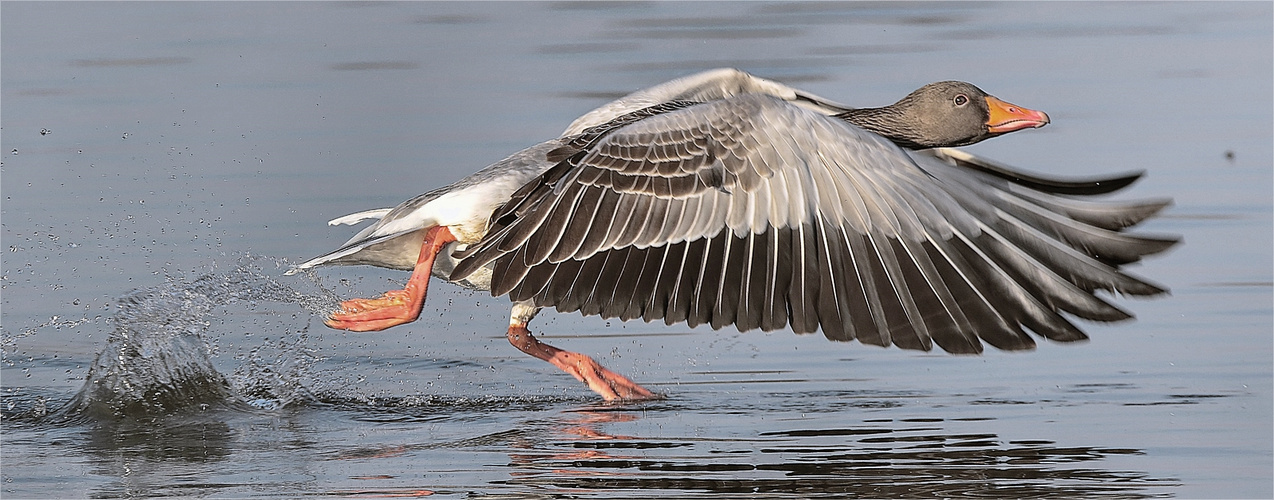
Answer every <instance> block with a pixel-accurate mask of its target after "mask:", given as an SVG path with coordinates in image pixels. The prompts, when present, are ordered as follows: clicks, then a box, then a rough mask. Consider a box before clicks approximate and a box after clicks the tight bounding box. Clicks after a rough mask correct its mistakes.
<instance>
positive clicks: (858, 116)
mask: <svg viewBox="0 0 1274 500" xmlns="http://www.w3.org/2000/svg"><path fill="white" fill-rule="evenodd" d="M834 116H835V117H836V118H840V119H842V120H845V121H847V122H849V123H852V124H854V125H857V126H858V127H859V128H862V129H864V130H867V131H868V132H872V133H875V134H877V135H880V136H882V137H884V138H886V139H889V140H890V141H893V143H894V144H897V145H898V147H901V148H906V149H925V148H931V147H934V145H933V144H928V141H926V140H925V139H924V138H923V137H921V135H920V133H919V131H917V130H916V129H915V128H914V127H912V126H910V125H908V122H907V120H906V119H905V117H904V115H903V112H902V111H900V110H899V109H897V108H896V107H894V106H885V107H883V108H858V109H851V110H848V111H845V112H843V113H839V114H837V115H834Z"/></svg>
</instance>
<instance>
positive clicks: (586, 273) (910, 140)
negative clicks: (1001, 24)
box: [290, 70, 1176, 399]
mask: <svg viewBox="0 0 1274 500" xmlns="http://www.w3.org/2000/svg"><path fill="white" fill-rule="evenodd" d="M983 102H985V103H986V106H983V105H982V103H983ZM974 106H976V108H975V107H974ZM988 107H989V109H987V108H988ZM899 122H902V123H903V125H906V126H905V127H903V126H900V125H898V123H899ZM961 122H968V123H961ZM1047 122H1048V118H1047V116H1046V115H1043V114H1042V113H1039V112H1035V111H1031V110H1026V109H1025V108H1019V107H1016V106H1013V105H1011V104H1008V103H1004V102H1003V101H999V100H998V99H995V98H994V97H991V96H987V95H985V94H984V93H982V92H981V91H980V90H978V89H977V88H976V87H973V86H971V85H968V84H961V83H959V82H941V83H939V84H931V85H929V86H926V87H922V89H920V90H918V91H916V92H915V93H913V94H912V95H909V96H907V97H906V98H904V99H903V100H901V101H899V102H898V103H896V104H895V105H892V106H891V107H885V108H865V109H854V108H849V107H846V106H844V105H840V104H837V103H835V102H832V101H829V100H826V99H823V98H821V97H818V96H815V95H813V94H809V93H806V92H803V91H799V90H796V89H793V88H791V87H787V86H785V85H782V84H779V83H776V82H773V81H769V80H764V79H760V78H757V77H753V76H751V75H748V74H747V73H744V72H741V71H737V70H714V71H709V72H705V73H701V74H697V75H691V76H689V77H686V78H682V79H678V80H673V81H671V82H668V83H665V84H661V85H659V86H655V87H651V88H649V89H645V90H641V91H638V92H635V93H633V94H630V95H629V96H626V97H623V98H621V99H618V100H616V101H614V102H611V103H609V104H606V105H604V106H602V107H600V108H598V109H596V110H593V111H591V112H589V113H587V114H585V115H583V116H582V117H580V118H579V119H577V120H576V121H575V122H574V123H572V124H571V125H570V126H569V127H568V128H567V130H566V131H565V132H564V133H563V135H562V136H561V137H558V138H555V139H551V140H549V141H545V142H543V143H540V144H537V145H535V146H532V147H530V148H527V149H524V150H522V151H519V152H517V153H514V154H513V155H511V156H509V157H508V158H505V159H503V160H501V161H499V162H496V163H495V164H492V165H491V166H489V167H487V168H485V169H482V170H480V171H478V172H476V173H474V174H473V175H471V176H469V177H466V178H464V179H462V180H460V181H459V182H457V183H455V184H453V185H451V186H446V187H443V188H440V189H436V190H434V191H431V192H429V193H425V194H423V195H420V196H417V197H416V198H413V199H411V200H408V201H406V202H404V203H403V204H401V205H399V206H397V207H395V208H393V209H380V210H371V211H366V212H361V213H359V214H353V215H350V216H346V217H342V218H339V219H336V220H333V221H332V223H333V224H344V223H357V222H359V221H361V220H365V219H376V222H375V223H374V224H372V225H371V226H370V227H368V228H366V229H364V230H362V231H360V232H359V233H358V234H357V235H355V236H354V237H353V238H352V239H351V240H350V241H349V242H347V243H346V244H345V245H343V246H342V247H341V248H340V249H338V250H336V251H334V252H331V253H329V254H326V255H323V256H320V257H317V258H315V259H312V260H310V261H307V262H305V263H302V264H300V265H298V266H296V268H294V269H293V270H292V271H290V272H296V271H299V270H302V269H308V268H311V267H315V266H318V265H330V264H370V265H376V266H381V267H389V268H395V269H412V270H414V272H413V276H412V278H411V280H409V282H408V286H407V287H406V288H405V289H404V290H401V291H394V292H389V293H387V294H386V295H385V296H384V297H382V298H379V299H354V300H351V301H347V302H346V303H345V304H344V305H343V308H342V310H341V311H339V312H337V313H335V314H334V315H333V316H332V318H331V319H329V321H328V324H329V325H330V326H333V327H336V328H345V329H352V330H377V329H383V328H387V327H389V326H393V325H396V324H401V323H405V322H408V321H412V320H414V319H415V317H416V315H417V314H418V313H419V309H420V305H421V303H422V302H423V300H424V292H425V288H426V286H427V281H428V276H429V274H431V273H432V275H434V276H437V277H439V278H440V279H443V280H446V281H451V282H453V283H456V284H459V285H461V286H466V287H469V288H473V289H477V290H489V291H490V292H491V293H492V294H493V295H496V296H500V295H506V294H507V295H508V296H509V297H510V299H511V300H512V301H513V302H514V307H513V312H512V315H511V319H510V327H509V340H510V342H512V343H513V344H514V345H515V346H517V347H518V348H519V349H521V350H523V351H524V352H527V353H529V354H532V355H534V356H536V357H539V358H540V359H544V360H546V361H549V362H550V363H553V364H554V365H555V366H558V367H559V368H561V369H563V370H564V371H567V372H568V373H570V374H572V375H574V376H575V377H576V378H578V379H580V380H581V381H584V382H585V383H587V384H588V385H589V387H590V388H591V389H593V390H594V391H596V392H598V393H599V394H601V395H602V396H603V397H605V398H606V399H617V398H645V397H653V396H654V394H653V393H651V392H650V391H648V390H646V389H644V388H642V387H641V386H639V385H637V384H635V383H633V382H632V381H630V380H628V379H627V378H624V377H622V376H620V375H618V374H615V373H613V372H610V371H609V370H606V369H605V368H603V367H601V366H600V365H599V364H597V363H596V362H595V361H593V360H592V359H591V358H588V357H587V356H583V355H580V354H577V353H572V352H569V351H562V350H559V349H557V348H554V347H552V346H548V345H546V344H542V343H540V342H538V340H536V339H535V338H534V337H533V336H532V335H531V334H530V332H529V331H528V330H527V329H526V324H527V322H529V321H530V320H531V318H533V317H534V316H535V314H536V313H537V312H538V311H539V309H540V308H542V307H554V308H556V309H557V310H559V311H563V312H570V311H579V312H581V313H583V314H585V315H599V316H604V317H613V318H620V319H624V320H628V319H636V318H641V319H644V320H646V321H653V320H663V321H665V322H667V323H669V324H673V323H680V322H685V323H688V324H690V325H691V326H694V325H698V324H708V325H711V326H712V327H714V328H722V327H725V326H730V325H733V326H734V327H736V328H737V329H739V330H740V331H746V330H751V329H762V330H775V329H780V328H785V327H787V328H791V329H792V330H794V331H796V332H798V333H809V332H814V331H819V330H821V331H822V332H823V333H824V335H826V336H827V337H828V338H830V339H833V340H854V339H857V340H859V341H861V342H864V343H869V344H875V345H882V346H888V345H897V346H900V347H904V348H914V349H925V350H928V349H931V348H932V347H933V344H935V343H936V344H937V345H938V346H939V347H941V348H943V349H944V350H947V351H950V352H956V353H975V352H980V351H981V350H982V342H986V343H990V344H991V345H994V346H996V347H999V348H1002V349H1024V348H1029V347H1031V346H1033V345H1034V342H1033V340H1032V339H1031V336H1030V335H1028V334H1027V333H1026V330H1030V331H1032V332H1034V333H1035V334H1038V335H1041V336H1043V337H1046V338H1050V339H1054V340H1060V341H1071V340H1078V339H1082V338H1085V335H1084V333H1083V332H1082V331H1080V330H1079V329H1078V328H1077V327H1075V326H1074V325H1073V324H1072V323H1071V322H1070V320H1068V319H1066V318H1065V317H1063V316H1062V315H1061V313H1062V312H1065V313H1069V314H1071V315H1074V316H1077V317H1080V318H1085V319H1090V320H1098V321H1114V320H1120V319H1126V318H1130V317H1131V315H1130V314H1128V313H1127V312H1125V311H1123V310H1121V309H1119V308H1117V307H1116V306H1114V305H1112V304H1110V303H1109V302H1107V301H1106V300H1104V299H1102V298H1101V297H1099V296H1098V295H1096V291H1097V290H1108V291H1112V292H1119V293H1126V294H1133V295H1155V294H1159V293H1163V292H1164V291H1165V290H1164V289H1163V288H1162V287H1159V286H1157V285H1154V284H1152V283H1149V282H1147V281H1146V280H1144V279H1141V278H1138V277H1135V276H1132V275H1129V274H1128V273H1126V272H1124V271H1122V270H1121V269H1120V266H1122V265H1124V264H1127V263H1130V262H1134V261H1137V260H1138V259H1139V258H1140V257H1142V256H1143V255H1148V254H1153V253H1156V252H1160V251H1163V250H1164V249H1166V248H1168V247H1170V246H1171V245H1173V244H1174V243H1175V242H1176V239H1175V238H1163V237H1148V236H1139V235H1131V234H1128V233H1126V232H1125V229H1126V228H1128V227H1130V226H1132V225H1134V224H1136V223H1138V222H1140V221H1142V220H1144V219H1145V218H1147V217H1150V216H1152V215H1153V214H1155V213H1156V212H1158V211H1159V210H1161V209H1162V208H1163V207H1164V206H1166V205H1168V204H1169V203H1170V201H1169V200H1148V201H1140V202H1124V203H1120V202H1110V201H1093V200H1087V199H1084V198H1085V196H1088V195H1095V194H1104V193H1107V192H1110V191H1114V190H1117V189H1120V188H1122V187H1123V186H1126V185H1127V184H1129V183H1131V182H1132V181H1134V180H1136V178H1137V177H1138V176H1139V175H1140V174H1137V173H1135V174H1127V175H1122V176H1115V177H1111V178H1103V179H1089V180H1072V181H1064V180H1057V179H1049V178H1043V177H1040V176H1035V175H1031V174H1027V173H1024V172H1019V171H1016V170H1014V169H1011V168H1008V167H1005V166H1003V165H998V164H996V163H994V162H991V161H989V160H986V159H982V158H978V157H975V156H973V155H969V154H967V153H964V152H962V151H959V150H955V149H949V148H945V147H935V146H948V145H963V144H969V143H972V142H977V141H980V140H984V139H986V138H988V137H992V136H995V135H1000V134H1003V133H1008V132H1012V131H1014V130H1019V129H1022V128H1027V127H1038V126H1042V125H1044V124H1046V123H1047ZM953 124H954V125H953ZM900 146H904V147H906V148H907V149H904V148H903V147H900ZM919 148H930V149H923V150H917V149H919Z"/></svg>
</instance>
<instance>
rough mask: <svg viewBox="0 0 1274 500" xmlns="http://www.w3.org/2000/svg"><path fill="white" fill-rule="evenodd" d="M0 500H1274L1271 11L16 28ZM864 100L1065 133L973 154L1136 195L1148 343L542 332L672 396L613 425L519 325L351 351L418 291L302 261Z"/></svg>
mask: <svg viewBox="0 0 1274 500" xmlns="http://www.w3.org/2000/svg"><path fill="white" fill-rule="evenodd" d="M0 13H2V14H3V16H2V17H0V22H2V26H0V37H2V40H0V51H2V52H3V54H2V55H3V57H2V58H0V61H2V62H0V65H2V67H0V70H2V71H0V82H2V84H3V85H2V89H0V91H2V94H0V97H2V99H3V108H0V112H2V113H3V127H2V134H3V135H2V140H3V145H2V148H0V150H2V151H3V153H4V154H3V163H2V164H0V175H3V179H2V182H0V190H2V191H3V199H2V200H0V203H2V205H0V209H2V212H3V213H2V214H0V215H2V217H0V223H2V225H3V233H2V236H0V237H2V238H3V240H2V241H0V250H3V253H2V255H3V257H2V259H3V260H2V261H0V267H2V276H0V291H2V300H3V304H2V305H3V310H2V313H3V318H2V323H3V332H2V333H3V336H2V337H0V353H2V356H3V357H2V358H0V363H2V364H0V386H3V390H2V392H0V427H2V432H0V441H2V442H0V477H2V479H3V481H2V482H0V496H3V497H4V498H37V497H39V498H61V497H96V498H109V497H140V496H198V497H222V498H223V497H233V498H241V497H273V496H278V497H295V496H302V495H323V496H336V497H386V496H390V497H392V496H426V495H434V496H442V497H497V498H504V497H511V498H527V497H536V498H538V497H586V498H593V497H638V496H640V497H643V498H647V497H681V498H684V497H724V498H737V497H742V496H748V497H790V498H810V497H843V496H866V497H893V496H902V497H958V496H998V497H1066V498H1071V497H1078V496H1083V497H1101V496H1116V497H1146V496H1151V497H1163V496H1180V497H1270V496H1272V495H1274V486H1272V484H1271V481H1272V474H1271V470H1272V469H1274V458H1272V457H1271V455H1272V452H1271V450H1272V448H1274V435H1272V433H1274V431H1272V430H1271V429H1272V428H1274V416H1272V415H1274V396H1272V392H1274V389H1271V385H1272V384H1271V382H1272V377H1274V375H1272V371H1274V370H1272V369H1271V365H1272V364H1274V362H1272V360H1274V348H1272V347H1271V344H1272V343H1274V339H1272V336H1271V331H1272V330H1274V319H1272V316H1274V315H1272V313H1271V309H1272V306H1271V304H1272V300H1274V299H1272V298H1271V288H1272V286H1271V282H1272V281H1274V278H1272V276H1271V275H1272V274H1274V273H1272V271H1271V268H1272V266H1274V256H1272V255H1271V248H1272V247H1274V236H1271V233H1272V230H1274V229H1272V228H1274V221H1272V220H1271V219H1272V218H1271V212H1272V208H1271V205H1272V203H1271V200H1272V199H1274V193H1272V185H1274V180H1272V177H1274V176H1272V172H1274V151H1272V149H1274V147H1272V144H1271V140H1270V137H1272V136H1274V130H1272V129H1271V128H1272V121H1274V118H1271V111H1272V109H1274V95H1272V91H1271V89H1272V88H1274V82H1272V80H1274V77H1272V76H1271V75H1274V68H1272V66H1274V64H1272V60H1274V55H1272V49H1271V45H1270V40H1271V38H1272V37H1274V34H1272V33H1274V29H1272V28H1271V24H1272V21H1271V19H1272V18H1274V16H1272V13H1271V6H1270V4H1268V3H1215V2H1210V3H1172V4H1145V3H1070V2H1066V3H1009V4H993V3H939V4H924V5H917V4H903V3H782V4H768V3H689V4H687V3H605V4H585V3H560V4H541V3H513V4H505V3H476V4H468V3H460V4H452V3H144V4H128V3H90V4H83V3H77V4H65V3H5V4H3V6H2V7H0ZM720 66H734V67H739V68H741V69H745V70H748V71H751V72H753V73H756V74H759V75H762V76H765V77H770V78H774V79H777V80H780V81H783V82H787V83H790V84H793V85H796V86H798V87H802V88H805V89H808V90H810V91H813V92H815V93H818V94H820V95H824V96H827V97H829V98H832V99H835V100H838V101H842V102H846V103H848V104H854V105H879V104H884V103H888V102H892V101H893V100H894V99H896V98H897V97H899V96H900V95H901V94H902V93H904V92H907V91H909V90H910V89H912V88H915V87H917V86H919V85H920V84H922V83H925V82H928V81H934V80H942V79H963V80H969V81H972V82H975V83H977V84H978V85H980V86H981V87H983V88H985V89H987V90H988V91H990V92H991V93H994V94H996V95H997V96H999V97H1002V98H1004V99H1007V100H1009V101H1012V102H1015V103H1019V104H1022V105H1026V106H1030V107H1032V108H1037V109H1043V110H1045V111H1047V112H1048V113H1049V114H1050V116H1052V117H1053V119H1054V123H1053V124H1051V125H1049V126H1048V127H1046V128H1043V129H1040V130H1032V131H1025V132H1019V133H1016V134H1013V135H1011V136H1008V137H1004V138H1000V139H996V140H992V141H988V142H986V143H983V144H979V145H977V146H974V147H971V148H969V149H970V150H972V151H975V152H977V153H980V154H985V155H987V156H989V157H991V158H994V159H997V160H1000V161H1003V162H1006V163H1009V164H1014V165H1020V166H1023V167H1026V168H1029V169H1032V170H1036V171H1041V172H1049V173H1052V174H1056V175H1091V174H1097V173H1108V172H1114V171H1125V170H1133V169H1144V170H1147V171H1148V176H1147V178H1146V179H1145V180H1144V181H1142V182H1141V183H1140V184H1138V185H1137V186H1136V187H1135V188H1134V189H1133V190H1132V192H1131V193H1129V194H1127V195H1124V196H1129V197H1155V196H1172V197H1174V198H1175V199H1176V202H1177V203H1176V205H1175V206H1174V207H1173V208H1171V209H1170V210H1169V211H1168V213H1167V214H1166V215H1165V216H1164V217H1161V218H1158V219H1155V220H1153V221H1151V222H1150V223H1148V224H1147V227H1146V230H1147V231H1152V232H1157V233H1170V234H1181V235H1183V236H1184V241H1185V243H1184V244H1183V245H1182V246H1180V247H1178V248H1176V249H1175V250H1174V251H1173V252H1172V253H1170V254H1168V255H1166V256H1164V257H1157V258H1153V259H1150V260H1148V261H1147V262H1146V263H1145V264H1144V265H1142V266H1141V267H1140V268H1138V269H1135V272H1137V273H1139V274H1141V275H1143V276H1147V277H1149V278H1151V279H1153V280H1154V281H1156V282H1159V283H1163V284H1165V285H1167V286H1169V287H1170V288H1172V290H1173V295H1172V296H1171V297H1167V298H1160V299H1155V300H1125V299H1119V301H1120V305H1121V306H1124V307H1127V308H1128V309H1130V310H1132V311H1133V312H1135V313H1136V314H1137V315H1138V320H1137V321H1136V322H1130V323H1119V324H1114V325H1096V324H1088V325H1084V328H1085V330H1086V331H1088V332H1089V333H1090V335H1091V337H1092V340H1091V341H1089V342H1086V343H1083V344H1078V345H1057V344H1052V343H1044V344H1041V346H1040V347H1039V348H1038V349H1037V350H1036V351H1035V352H1030V353H1014V354H1009V353H1002V352H988V353H986V354H985V355H983V356H980V357H955V356H948V355H945V354H939V353H917V352H912V351H902V350H896V349H888V350H882V349H878V348H874V347H868V346H862V345H858V344H834V343H829V342H827V341H825V340H824V339H822V338H821V336H794V335H792V334H790V333H786V332H776V333H772V334H763V333H759V332H754V333H748V334H737V333H733V332H724V331H723V332H713V331H711V330H708V329H705V328H699V329H695V330H687V329H686V328H684V327H677V326H674V327H665V326H662V325H647V324H642V323H620V322H615V321H611V322H607V321H604V320H598V319H596V318H580V317H578V316H575V315H557V314H554V313H551V312H546V313H544V314H542V315H541V317H540V318H539V319H537V321H536V322H535V323H534V324H533V329H535V330H536V331H537V332H541V336H542V337H543V338H546V339H551V340H550V341H551V342H553V343H554V344H556V345H559V346H561V347H565V348H569V349H572V350H576V351H580V352H584V353H589V354H593V355H596V356H597V357H598V358H599V360H600V361H601V362H603V363H604V364H606V365H607V366H609V367H611V368H613V369H615V370H616V371H619V372H621V373H625V374H628V375H631V376H632V377H633V378H634V379H635V380H637V381H638V382H641V383H643V384H644V385H647V386H648V387H651V388H652V389H655V390H657V391H660V392H663V393H666V394H668V395H669V398H668V399H667V400H663V401H656V402H650V403H641V404H619V405H607V404H601V403H600V402H598V401H597V398H596V397H595V396H594V395H593V394H592V393H590V392H588V391H587V390H586V389H585V388H583V387H582V386H580V385H578V384H577V383H575V381H574V380H572V379H571V378H570V377H568V376H566V375H563V374H561V373H559V372H557V371H556V370H555V369H553V368H552V367H551V366H548V365H547V364H545V363H542V362H539V361H537V360H534V359H530V358H529V357H526V356H523V355H521V354H520V353H518V352H517V351H516V350H515V349H512V348H511V347H510V346H509V345H508V344H507V342H506V341H505V339H504V334H503V329H504V326H505V321H506V320H507V314H508V309H507V304H506V303H505V302H503V301H502V300H499V299H492V298H488V297H483V296H479V295H474V294H470V293H468V292H464V291H461V290H458V289H455V288H453V287H448V286H445V285H436V286H434V287H433V289H431V291H430V297H429V301H428V303H427V304H426V306H425V312H424V314H423V315H422V319H421V320H420V321H417V322H416V323H413V324H411V325H408V326H402V327H397V328H394V329H391V330H388V331H385V332H378V333H367V334H354V333H348V332H338V331H334V330H330V329H327V328H326V327H324V326H323V325H322V322H321V318H322V315H323V313H324V312H325V311H327V310H329V309H331V308H332V307H334V305H335V304H336V303H337V301H339V300H340V299H342V298H348V297H352V296H371V295H373V294H375V293H378V292H380V291H383V290H386V289H390V288H395V287H398V286H401V283H402V281H403V280H404V279H405V278H406V276H405V273H400V272H394V271H386V270H379V269H370V268H339V269H325V270H321V271H319V272H317V273H315V274H312V275H298V276H292V277H284V276H283V275H282V271H283V270H284V269H286V267H287V266H288V265H289V264H290V263H295V262H297V261H298V260H300V259H304V258H308V257H311V256H313V255H316V254H318V253H321V252H324V251H326V250H328V249H331V248H334V247H336V246H337V245H339V244H340V243H341V242H343V241H344V240H345V239H347V238H348V237H349V236H350V231H349V230H348V228H344V229H342V228H329V227H327V226H326V225H325V224H324V223H325V222H326V221H327V220H329V219H331V218H334V217H337V216H340V215H344V214H347V213H351V212H356V211H360V210H364V209H368V208H374V207H381V206H392V205H394V204H396V203H398V202H399V201H402V200H403V199H406V198H408V197H410V196H413V195H415V194H417V193H419V192H423V191H425V190H427V189H430V188H432V187H436V186H438V185H441V184H443V183H446V182H449V181H452V180H455V179H458V178H460V177H462V176H463V175H465V174H467V173H469V172H471V171H473V170H476V169H478V168H480V167H482V166H485V165H486V164H488V163H490V162H492V161H494V160H498V159H499V158H502V157H503V156H504V155H506V154H508V153H510V152H512V151H516V150H517V149H520V148H522V147H525V146H527V145H529V144H533V143H536V142H539V141H540V140H543V139H544V138H546V137H550V136H553V135H556V134H557V133H558V132H560V131H561V130H562V129H563V128H565V126H566V124H568V123H569V122H570V121H571V120H572V119H573V118H574V117H576V116H578V115H579V114H581V113H583V112H585V111H587V110H589V109H591V108H592V107H594V106H597V105H599V104H601V103H602V102H605V101H606V100H607V99H610V98H613V97H615V96H618V95H622V94H624V93H626V92H628V91H630V90H633V89H635V88H639V87H642V86H646V85H650V84H654V83H658V82H662V81H665V80H667V79H670V78H673V77H676V76H680V75H683V74H686V73H690V72H694V71H698V70H702V69H708V68H713V67H720Z"/></svg>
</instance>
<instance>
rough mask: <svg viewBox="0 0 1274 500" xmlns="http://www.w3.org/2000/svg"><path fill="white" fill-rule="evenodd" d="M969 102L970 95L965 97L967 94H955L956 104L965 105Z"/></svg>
mask: <svg viewBox="0 0 1274 500" xmlns="http://www.w3.org/2000/svg"><path fill="white" fill-rule="evenodd" d="M968 103H969V98H968V97H965V95H964V94H956V96H955V105H956V106H964V105H965V104H968Z"/></svg>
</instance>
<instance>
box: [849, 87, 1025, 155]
mask: <svg viewBox="0 0 1274 500" xmlns="http://www.w3.org/2000/svg"><path fill="white" fill-rule="evenodd" d="M836 116H838V117H840V118H842V119H845V120H847V121H849V122H850V123H853V124H854V125H857V126H859V127H861V128H864V129H866V130H869V131H871V132H875V133H877V134H880V135H881V136H884V137H886V138H888V139H889V140H891V141H893V142H894V143H895V144H898V145H899V146H901V147H904V148H909V149H925V148H936V147H953V146H967V145H969V144H973V143H976V142H980V141H984V140H986V139H990V138H992V137H995V136H998V135H1002V134H1007V133H1009V132H1013V131H1016V130H1022V129H1024V128H1039V127H1043V126H1044V125H1047V124H1048V123H1049V120H1048V115H1047V114H1045V113H1044V112H1042V111H1036V110H1033V109H1027V108H1024V107H1021V106H1018V105H1015V104H1010V103H1007V102H1004V101H1001V100H1000V99H997V98H996V97H995V96H992V95H989V94H987V93H986V92H983V91H982V89H979V88H977V87H976V86H974V85H973V84H970V83H965V82H957V81H946V82H936V83H930V84H928V85H925V86H923V87H920V88H919V89H916V91H915V92H912V93H910V94H908V95H907V96H906V97H903V98H902V99H900V100H899V101H898V102H896V103H893V104H890V105H888V106H884V107H880V108H859V109H851V110H848V111H846V112H844V113H841V114H838V115H836Z"/></svg>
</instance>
